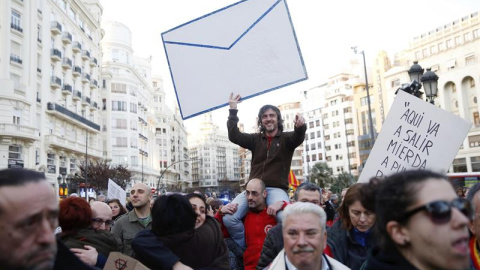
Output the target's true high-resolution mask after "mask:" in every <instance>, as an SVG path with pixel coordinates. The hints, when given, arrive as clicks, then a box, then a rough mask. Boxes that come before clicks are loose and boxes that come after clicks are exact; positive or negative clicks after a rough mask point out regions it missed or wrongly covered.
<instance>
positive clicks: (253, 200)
mask: <svg viewBox="0 0 480 270" xmlns="http://www.w3.org/2000/svg"><path fill="white" fill-rule="evenodd" d="M245 196H246V197H247V201H248V208H249V209H250V210H252V211H255V212H259V211H262V210H263V209H264V208H265V207H266V202H265V199H266V198H267V190H266V189H265V183H264V182H263V181H262V180H260V179H251V180H250V181H248V183H247V188H246V190H245Z"/></svg>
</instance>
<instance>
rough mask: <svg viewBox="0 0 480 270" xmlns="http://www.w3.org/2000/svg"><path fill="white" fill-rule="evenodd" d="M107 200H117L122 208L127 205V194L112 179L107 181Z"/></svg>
mask: <svg viewBox="0 0 480 270" xmlns="http://www.w3.org/2000/svg"><path fill="white" fill-rule="evenodd" d="M107 198H108V199H119V200H120V202H121V203H122V204H123V206H125V205H127V192H126V191H125V190H124V189H123V188H122V187H121V186H119V185H117V183H115V182H113V181H112V179H108V191H107Z"/></svg>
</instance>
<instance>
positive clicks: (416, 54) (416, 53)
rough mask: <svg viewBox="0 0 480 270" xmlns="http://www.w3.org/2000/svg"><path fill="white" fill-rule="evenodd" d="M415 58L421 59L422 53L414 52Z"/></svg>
mask: <svg viewBox="0 0 480 270" xmlns="http://www.w3.org/2000/svg"><path fill="white" fill-rule="evenodd" d="M415 59H422V53H421V52H420V51H417V52H415Z"/></svg>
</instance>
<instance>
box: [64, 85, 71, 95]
mask: <svg viewBox="0 0 480 270" xmlns="http://www.w3.org/2000/svg"><path fill="white" fill-rule="evenodd" d="M72 92H73V87H72V86H71V85H70V84H64V85H63V87H62V94H64V95H71V94H72Z"/></svg>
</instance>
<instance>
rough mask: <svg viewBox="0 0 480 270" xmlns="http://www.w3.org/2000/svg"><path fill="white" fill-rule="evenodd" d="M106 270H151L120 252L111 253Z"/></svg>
mask: <svg viewBox="0 0 480 270" xmlns="http://www.w3.org/2000/svg"><path fill="white" fill-rule="evenodd" d="M103 269H104V270H149V269H150V268H147V267H146V266H145V265H143V264H142V263H141V262H139V261H137V260H135V259H134V258H132V257H129V256H127V255H125V254H122V253H120V252H116V251H114V252H110V255H109V256H108V259H107V262H106V263H105V267H104V268H103Z"/></svg>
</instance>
